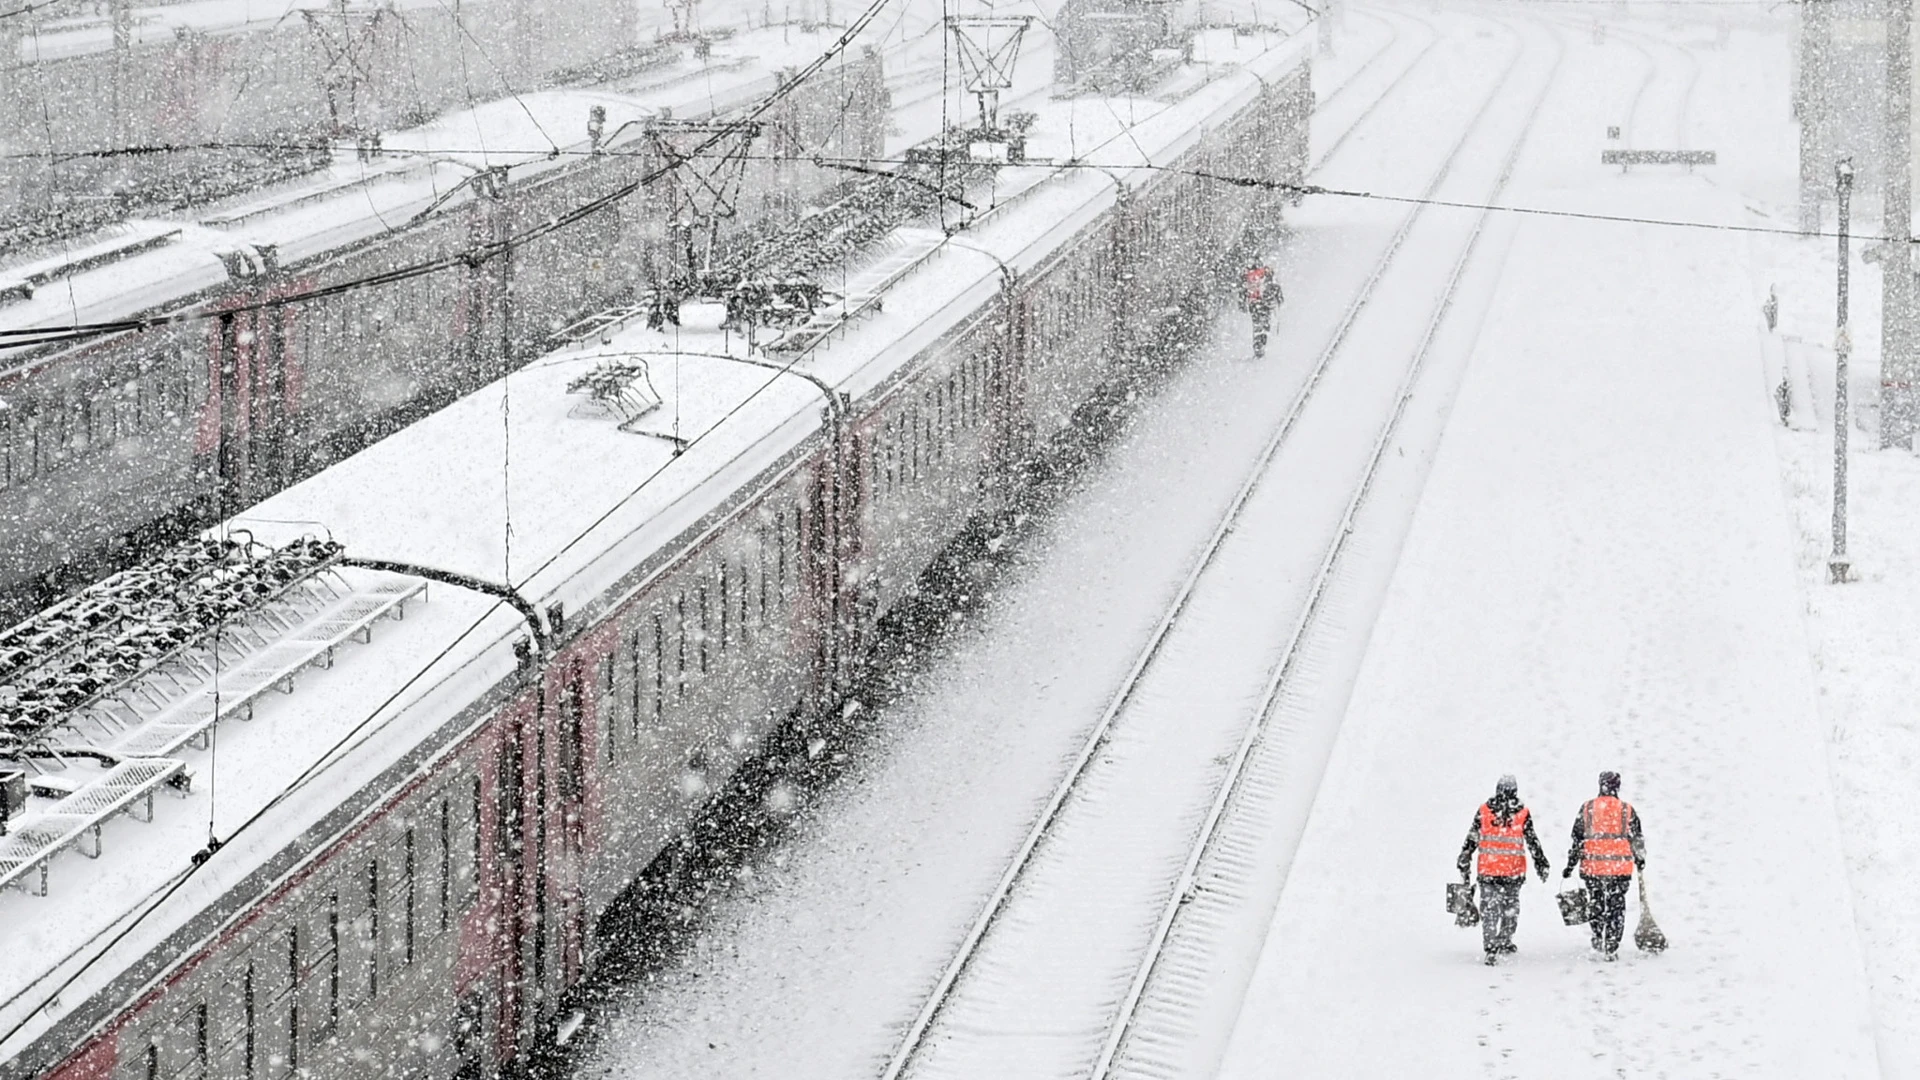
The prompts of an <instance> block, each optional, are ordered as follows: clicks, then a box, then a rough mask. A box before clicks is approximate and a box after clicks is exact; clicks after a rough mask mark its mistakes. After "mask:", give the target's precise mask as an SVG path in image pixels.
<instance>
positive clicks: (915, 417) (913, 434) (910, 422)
mask: <svg viewBox="0 0 1920 1080" xmlns="http://www.w3.org/2000/svg"><path fill="white" fill-rule="evenodd" d="M906 465H907V467H906V470H905V471H906V478H907V479H909V480H918V479H920V407H919V406H918V405H915V406H913V407H912V408H911V409H909V410H908V412H907V461H906Z"/></svg>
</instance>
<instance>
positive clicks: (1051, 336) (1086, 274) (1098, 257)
mask: <svg viewBox="0 0 1920 1080" xmlns="http://www.w3.org/2000/svg"><path fill="white" fill-rule="evenodd" d="M1111 263H1112V260H1111V258H1110V256H1109V255H1108V247H1107V245H1106V244H1103V243H1090V244H1083V245H1081V247H1080V249H1079V250H1078V251H1076V252H1075V253H1073V254H1071V255H1069V256H1067V258H1066V259H1064V260H1062V262H1061V263H1060V265H1058V266H1057V267H1056V268H1055V269H1054V270H1052V271H1051V272H1049V273H1048V274H1047V277H1046V279H1045V280H1046V284H1043V285H1041V286H1040V287H1039V288H1038V289H1035V290H1033V291H1032V292H1030V293H1029V294H1028V295H1029V296H1030V297H1031V300H1030V302H1029V308H1028V310H1029V311H1030V312H1031V315H1030V316H1029V320H1028V325H1027V328H1026V334H1025V339H1024V341H1023V345H1024V348H1023V349H1022V350H1021V351H1022V352H1023V354H1025V355H1026V356H1028V357H1031V358H1044V357H1053V356H1056V355H1057V354H1060V353H1061V352H1062V351H1063V347H1064V346H1066V345H1068V344H1070V343H1071V342H1072V341H1073V340H1074V339H1075V338H1076V337H1077V336H1078V335H1079V334H1080V333H1082V332H1083V331H1084V330H1085V329H1086V327H1087V326H1088V325H1089V323H1090V322H1092V321H1094V320H1093V318H1092V317H1093V316H1095V315H1097V314H1098V313H1101V312H1105V311H1107V310H1109V309H1110V308H1111V306H1112V304H1113V302H1114V298H1113V297H1112V296H1110V295H1109V290H1111V289H1112V288H1113V287H1114V284H1115V283H1113V282H1112V281H1111Z"/></svg>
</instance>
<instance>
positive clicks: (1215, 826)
mask: <svg viewBox="0 0 1920 1080" xmlns="http://www.w3.org/2000/svg"><path fill="white" fill-rule="evenodd" d="M1559 45H1560V48H1559V50H1558V53H1557V55H1556V56H1555V58H1554V63H1553V66H1552V67H1551V68H1550V69H1549V71H1548V74H1547V78H1546V80H1545V82H1544V83H1543V84H1542V86H1541V88H1540V92H1539V94H1538V95H1536V96H1535V98H1534V102H1533V106H1532V108H1530V109H1529V110H1528V112H1527V117H1526V121H1525V122H1524V123H1523V124H1522V125H1521V128H1520V132H1519V134H1518V135H1516V136H1515V138H1514V140H1513V145H1512V146H1511V147H1510V148H1509V149H1508V151H1507V156H1506V158H1505V160H1504V161H1503V162H1502V163H1501V168H1500V173H1499V175H1498V176H1497V177H1496V179H1495V181H1494V184H1493V190H1492V192H1491V193H1490V194H1489V195H1488V199H1487V201H1488V202H1492V201H1493V200H1495V199H1497V198H1498V197H1499V196H1500V194H1501V192H1503V191H1504V190H1506V186H1507V181H1508V180H1509V179H1511V178H1512V176H1513V170H1514V166H1515V165H1516V164H1517V163H1518V161H1519V158H1520V153H1521V151H1522V150H1523V149H1524V148H1525V146H1526V143H1527V138H1528V136H1529V135H1530V134H1532V131H1533V127H1534V124H1535V122H1536V121H1537V120H1538V119H1539V115H1540V110H1541V107H1542V106H1544V105H1545V104H1546V100H1547V97H1548V96H1549V95H1550V94H1551V93H1552V92H1553V87H1554V84H1555V83H1556V82H1557V81H1558V74H1559V68H1560V60H1561V59H1562V58H1563V57H1564V56H1565V54H1566V46H1565V42H1564V41H1561V42H1559ZM1491 217H1492V210H1491V209H1490V208H1489V209H1483V210H1482V211H1481V212H1480V216H1479V217H1478V218H1477V219H1475V221H1474V226H1473V231H1472V232H1471V233H1470V234H1469V235H1468V237H1467V242H1466V243H1465V244H1464V245H1462V247H1461V250H1460V255H1459V257H1458V258H1457V259H1455V261H1454V264H1453V266H1452V268H1451V269H1450V271H1449V272H1448V275H1447V283H1446V286H1445V288H1444V289H1443V290H1442V292H1441V295H1440V300H1439V302H1438V303H1437V304H1435V305H1434V310H1433V313H1432V315H1431V316H1430V317H1429V319H1428V321H1427V325H1426V328H1425V330H1424V331H1423V333H1422V335H1421V338H1420V344H1419V346H1418V347H1417V348H1416V349H1415V351H1414V356H1413V360H1412V362H1411V363H1410V364H1408V366H1407V370H1406V373H1405V374H1404V375H1403V376H1402V377H1401V381H1400V385H1399V387H1398V388H1397V390H1396V392H1395V395H1394V404H1393V409H1392V411H1391V412H1389V413H1388V415H1387V419H1386V422H1385V423H1384V424H1382V425H1381V428H1380V433H1379V435H1378V436H1376V437H1375V439H1374V443H1373V448H1372V452H1371V453H1370V454H1369V456H1368V459H1367V465H1366V469H1365V470H1364V472H1363V473H1362V474H1361V479H1360V483H1359V485H1358V486H1357V487H1356V488H1355V489H1354V492H1353V495H1352V497H1351V498H1350V499H1349V500H1348V502H1347V506H1346V509H1345V512H1344V513H1343V514H1342V515H1341V517H1340V522H1339V526H1338V527H1337V528H1336V529H1335V530H1334V535H1333V541H1332V542H1331V543H1330V544H1329V545H1328V546H1327V551H1326V554H1325V555H1324V556H1323V557H1322V559H1321V562H1320V568H1319V570H1318V571H1317V572H1316V573H1315V575H1314V580H1313V585H1312V587H1311V589H1310V590H1309V592H1308V595H1307V602H1306V604H1305V605H1303V607H1302V608H1301V611H1300V616H1299V618H1298V619H1297V620H1296V621H1295V623H1294V626H1293V630H1292V632H1291V634H1290V635H1289V636H1288V639H1287V644H1286V647H1285V648H1284V649H1283V650H1282V652H1281V655H1280V659H1279V661H1278V662H1277V663H1276V664H1275V665H1274V667H1273V669H1272V671H1271V672H1270V673H1269V675H1268V678H1267V683H1266V686H1265V688H1264V690H1263V691H1262V693H1261V698H1260V706H1259V708H1257V709H1256V710H1255V711H1254V714H1253V719H1252V721H1251V722H1250V723H1249V724H1248V725H1247V729H1246V732H1245V733H1244V735H1243V736H1242V737H1241V740H1240V745H1239V746H1238V747H1237V748H1236V749H1235V751H1234V755H1233V757H1232V759H1231V760H1230V762H1229V764H1228V766H1227V771H1226V773H1225V775H1224V776H1223V777H1222V780H1221V783H1220V786H1219V788H1218V790H1217V791H1216V792H1215V795H1214V800H1213V804H1212V806H1210V807H1209V808H1208V812H1207V817H1206V820H1205V821H1204V822H1203V823H1202V825H1201V827H1200V830H1199V833H1198V835H1197V836H1196V837H1195V840H1194V843H1193V846H1192V848H1191V849H1190V850H1189V852H1188V855H1187V860H1186V862H1185V864H1184V865H1183V866H1182V868H1181V872H1180V876H1179V877H1178V878H1177V879H1175V882H1174V887H1173V889H1172V891H1171V893H1170V894H1169V896H1168V899H1167V903H1166V905H1165V907H1164V908H1163V909H1162V910H1161V913H1160V919H1159V921H1158V922H1157V923H1156V925H1155V928H1154V934H1153V937H1152V939H1151V940H1150V942H1149V943H1148V946H1147V952H1146V955H1145V956H1144V957H1143V958H1142V960H1141V962H1140V966H1139V967H1138V969H1136V971H1135V974H1134V979H1133V982H1132V984H1131V985H1130V986H1129V987H1128V990H1127V995H1126V997H1125V998H1123V999H1122V1000H1121V1005H1120V1011H1119V1013H1118V1015H1117V1016H1116V1017H1115V1019H1114V1022H1113V1025H1112V1027H1111V1028H1110V1029H1109V1031H1108V1036H1107V1041H1106V1044H1105V1046H1104V1047H1103V1048H1102V1050H1101V1054H1100V1058H1099V1060H1098V1061H1097V1062H1096V1063H1095V1065H1094V1069H1093V1072H1092V1074H1091V1077H1092V1080H1104V1078H1105V1077H1106V1076H1107V1075H1108V1074H1109V1073H1110V1072H1111V1071H1112V1068H1113V1065H1114V1062H1115V1061H1116V1060H1117V1059H1118V1057H1119V1053H1120V1050H1121V1049H1122V1047H1123V1046H1124V1045H1125V1042H1126V1037H1127V1035H1128V1033H1130V1032H1131V1031H1132V1028H1133V1020H1134V1017H1135V1016H1136V1015H1138V1012H1139V1008H1140V1002H1141V1000H1142V998H1143V996H1144V995H1145V993H1146V989H1147V986H1148V984H1149V983H1150V982H1151V981H1152V978H1153V974H1154V972H1155V970H1157V969H1158V967H1159V964H1160V959H1161V957H1162V956H1164V955H1165V951H1166V945H1167V941H1168V939H1169V937H1170V936H1171V934H1172V931H1173V926H1174V923H1175V921H1176V920H1177V919H1178V918H1179V914H1180V910H1181V908H1182V907H1183V906H1185V904H1186V901H1187V899H1188V898H1189V896H1190V894H1191V892H1192V890H1193V888H1194V887H1195V882H1196V875H1197V874H1198V872H1199V869H1200V864H1201V862H1202V861H1203V860H1204V859H1205V858H1206V855H1207V853H1208V851H1210V850H1211V849H1212V847H1213V841H1214V838H1215V836H1216V835H1217V834H1218V831H1219V826H1220V822H1221V820H1222V818H1223V817H1224V816H1225V815H1226V812H1227V809H1228V807H1229V806H1230V804H1231V803H1232V801H1233V797H1234V795H1235V794H1236V793H1237V792H1238V790H1239V786H1240V779H1241V777H1242V776H1243V775H1244V774H1245V771H1246V765H1247V761H1248V760H1249V759H1250V758H1251V756H1252V753H1253V750H1254V748H1255V747H1256V746H1257V745H1258V744H1259V742H1260V740H1261V738H1262V737H1263V736H1264V735H1265V734H1266V730H1267V724H1268V721H1269V720H1271V719H1272V717H1273V713H1274V711H1275V708H1276V706H1277V705H1278V703H1279V699H1280V693H1281V690H1282V689H1283V688H1284V687H1285V685H1286V682H1287V678H1288V676H1290V675H1291V674H1292V673H1293V669H1294V664H1295V662H1296V661H1297V660H1298V659H1299V656H1300V653H1301V649H1302V646H1303V645H1304V644H1305V643H1306V640H1307V635H1308V633H1309V631H1310V630H1311V629H1312V627H1313V624H1314V619H1315V617H1316V616H1317V615H1318V614H1319V611H1320V606H1321V602H1322V601H1323V600H1324V599H1325V598H1326V594H1327V590H1328V588H1329V587H1330V586H1331V584H1332V582H1333V577H1334V572H1335V570H1336V569H1337V568H1338V566H1339V562H1340V556H1341V555H1342V554H1343V553H1344V552H1345V551H1346V547H1347V541H1348V540H1350V539H1351V538H1352V536H1353V533H1354V528H1355V524H1356V522H1357V520H1358V518H1359V515H1360V511H1361V509H1362V507H1364V506H1365V504H1366V500H1367V496H1368V495H1369V494H1371V493H1372V491H1373V485H1374V481H1375V479H1376V478H1377V477H1378V475H1379V472H1380V466H1381V463H1382V462H1383V461H1384V460H1385V457H1386V452H1387V448H1388V447H1389V446H1390V445H1392V442H1393V438H1394V436H1395V435H1396V434H1397V433H1398V431H1399V428H1400V421H1401V419H1402V418H1403V417H1404V416H1405V415H1406V410H1407V405H1408V404H1409V403H1410V402H1411V401H1412V400H1413V392H1414V387H1415V386H1416V385H1417V384H1418V382H1419V379H1420V374H1421V372H1422V371H1423V370H1424V369H1425V366H1426V361H1427V357H1428V356H1429V355H1430V353H1431V352H1432V349H1433V343H1434V340H1435V339H1436V338H1437V337H1438V336H1439V334H1440V328H1441V326H1442V325H1443V324H1444V323H1445V321H1446V317H1447V315H1448V314H1449V313H1450V312H1451V311H1452V308H1453V301H1454V296H1455V294H1456V293H1457V292H1458V291H1459V287H1460V282H1461V280H1462V279H1463V278H1465V276H1466V272H1467V268H1468V266H1469V264H1470V263H1471V262H1472V260H1473V256H1474V253H1475V252H1476V251H1477V250H1478V248H1479V246H1480V239H1481V237H1482V235H1483V234H1484V233H1485V231H1486V225H1487V222H1488V220H1489V219H1490V218H1491Z"/></svg>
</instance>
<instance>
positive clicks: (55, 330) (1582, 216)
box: [0, 0, 1920, 350]
mask: <svg viewBox="0 0 1920 1080" xmlns="http://www.w3.org/2000/svg"><path fill="white" fill-rule="evenodd" d="M881 2H882V3H884V2H885V0H881ZM789 85H791V84H789ZM748 158H749V160H769V158H768V157H766V156H762V155H748ZM783 159H785V160H792V161H796V162H804V163H808V164H813V165H817V166H819V167H822V168H848V167H857V168H858V169H865V170H872V168H873V166H875V165H905V164H908V163H909V162H908V161H907V159H905V158H888V159H880V158H867V159H862V160H858V161H855V160H852V159H845V160H836V159H830V158H825V157H806V156H803V155H784V156H783ZM1034 164H1036V165H1043V166H1045V167H1048V168H1054V169H1094V170H1100V171H1107V172H1134V171H1147V172H1163V173H1174V174H1180V175H1186V176H1192V177H1195V178H1197V179H1202V180H1209V181H1213V182H1216V183H1222V184H1230V185H1234V186H1237V187H1253V188H1261V189H1264V190H1269V191H1274V192H1280V193H1286V194H1292V195H1300V196H1313V195H1319V196H1327V197H1332V198H1344V199H1366V200H1372V201H1377V202H1390V203H1399V204H1402V205H1409V206H1415V205H1418V206H1435V207H1444V208H1449V209H1456V210H1473V211H1491V212H1494V213H1503V214H1519V215H1525V216H1529V217H1546V218H1562V219H1567V220H1574V221H1592V222H1599V223H1606V224H1617V225H1641V226H1654V227H1660V228H1675V229H1700V230H1707V231H1714V232H1728V233H1737V234H1745V235H1763V236H1792V237H1816V238H1832V237H1834V236H1837V235H1838V234H1837V233H1834V232H1830V231H1825V230H1813V231H1807V230H1802V229H1799V228H1794V227H1789V226H1784V225H1760V224H1740V223H1737V222H1724V221H1696V220H1689V219H1686V218H1658V217H1647V216H1641V215H1634V214H1610V213H1602V212H1599V211H1587V210H1568V209H1558V208H1553V207H1543V206H1524V205H1516V204H1511V203H1476V202H1471V201H1465V200H1454V199H1432V198H1425V197H1421V196H1412V195H1397V194H1393V193H1391V192H1379V191H1366V190H1360V189H1355V188H1336V187H1327V186H1325V185H1321V184H1294V183H1288V182H1286V181H1280V180H1268V179H1263V178H1259V177H1249V176H1235V175H1231V174H1226V173H1217V172H1213V171H1210V170H1204V169H1187V168H1179V167H1175V166H1170V165H1153V164H1124V163H1120V164H1094V163H1091V162H1086V161H1067V162H1035V163H1034ZM666 171H667V170H665V169H659V170H655V171H653V172H651V173H649V174H648V175H647V176H645V177H642V178H641V179H639V180H636V181H634V182H632V183H630V184H627V185H625V186H623V187H621V188H620V189H618V190H616V191H614V192H612V193H609V194H607V195H603V196H601V197H599V198H596V199H593V200H591V201H590V202H587V203H584V204H582V205H581V206H579V207H576V208H575V209H574V210H572V211H568V212H566V213H564V214H560V215H557V216H555V217H552V218H549V219H548V220H546V221H545V222H543V223H541V224H539V225H536V226H534V227H532V228H530V229H528V230H526V231H524V232H522V233H519V234H517V235H514V236H511V237H508V238H507V239H504V240H500V241H496V242H492V243H489V244H486V245H483V246H482V247H480V248H479V249H477V250H474V251H469V252H462V253H458V254H453V255H446V256H441V257H439V258H435V259H429V260H425V261H423V262H419V263H413V264H410V265H407V266H402V267H397V268H395V269H393V270H388V271H385V272H382V273H378V274H370V275H367V276H365V277H361V278H355V279H353V280H350V281H342V282H336V283H335V284H332V285H327V286H322V287H320V288H316V289H311V290H308V291H306V292H302V293H295V294H290V295H286V296H277V297H271V298H266V299H261V300H256V301H252V302H249V303H244V304H236V305H232V306H229V307H226V308H224V309H222V310H221V311H219V312H211V311H185V312H177V313H172V314H166V315H153V316H145V317H140V318H131V319H117V320H110V321H103V322H95V323H79V322H76V323H73V324H71V325H66V326H49V327H24V328H9V329H0V350H4V349H20V348H27V347H33V346H40V345H49V344H57V343H62V342H72V341H83V340H86V339H89V338H94V337H100V336H104V335H107V334H118V333H127V332H134V331H146V330H152V329H157V328H159V327H163V326H172V325H178V324H182V323H194V322H203V321H207V320H211V319H216V318H219V317H221V316H222V315H232V314H240V313H246V312H253V311H260V310H265V309H269V308H278V307H289V306H294V305H297V304H301V303H306V302H309V301H314V300H323V299H328V298H331V297H334V296H339V295H342V294H344V293H349V292H354V291H357V290H360V289H368V288H375V287H378V286H381V285H387V284H393V283H397V282H401V281H407V280H411V279H413V278H416V277H421V276H423V275H426V274H431V273H436V272H438V271H441V270H445V269H449V268H452V267H463V266H472V265H474V264H476V263H478V262H484V261H486V260H488V259H491V258H494V257H496V256H499V255H501V254H504V253H506V252H508V251H510V250H512V249H514V248H518V247H522V246H525V245H526V244H530V243H532V242H533V241H535V240H538V239H540V238H541V237H544V236H547V235H549V234H551V233H553V232H557V231H558V230H560V229H563V228H566V227H567V226H569V225H572V224H574V223H575V222H578V221H580V220H582V219H584V218H586V217H590V216H592V215H593V214H595V213H598V212H599V211H601V210H603V209H605V208H606V207H607V206H610V205H612V204H613V203H615V202H617V201H619V200H620V199H623V198H625V197H627V196H628V195H630V194H632V193H633V192H634V191H636V190H638V189H639V188H640V187H642V186H645V185H646V184H650V183H652V182H654V181H655V180H656V179H657V178H658V177H660V176H661V175H664V173H665V172H666ZM1853 235H1854V238H1855V239H1858V240H1866V241H1889V242H1890V241H1892V240H1893V239H1894V238H1893V237H1890V236H1877V235H1873V234H1866V235H1861V234H1853ZM1908 242H1910V243H1920V239H1914V240H1909V241H1908Z"/></svg>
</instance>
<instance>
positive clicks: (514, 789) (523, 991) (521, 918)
mask: <svg viewBox="0 0 1920 1080" xmlns="http://www.w3.org/2000/svg"><path fill="white" fill-rule="evenodd" d="M525 713H526V710H525V709H523V708H520V707H515V708H513V709H511V710H510V711H509V712H508V714H507V715H506V716H505V717H503V719H502V724H501V733H500V744H499V747H498V750H497V752H496V757H495V768H496V773H495V776H494V786H493V815H494V820H493V841H494V842H493V862H494V866H495V868H496V870H495V888H496V889H497V890H498V892H497V901H496V903H495V904H494V911H495V912H496V917H497V919H498V921H499V927H498V929H497V931H496V933H495V938H494V954H495V956H496V957H497V962H496V965H497V969H498V970H497V972H496V974H495V975H494V978H497V979H498V986H499V994H498V995H497V1000H498V1001H499V1003H500V1008H499V1013H498V1015H497V1017H496V1019H497V1021H498V1026H497V1028H496V1039H495V1051H494V1060H495V1061H512V1060H513V1059H514V1055H515V1054H516V1053H517V1052H518V1051H519V1048H520V1046H521V1045H522V1037H523V1035H524V1033H525V1031H526V1029H527V1027H528V1023H527V1021H525V1020H524V1019H523V1017H524V1014H525V1012H526V999H527V979H526V972H527V963H526V951H525V944H524V943H525V942H526V940H527V938H528V937H529V930H530V927H528V926H527V921H528V920H527V903H526V899H525V897H526V891H527V877H528V875H527V865H526V856H527V845H526V819H527V815H526V812H525V810H526V787H525V781H526V775H527V771H526V753H527V749H526V744H527V741H528V740H527V717H526V715H525Z"/></svg>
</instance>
